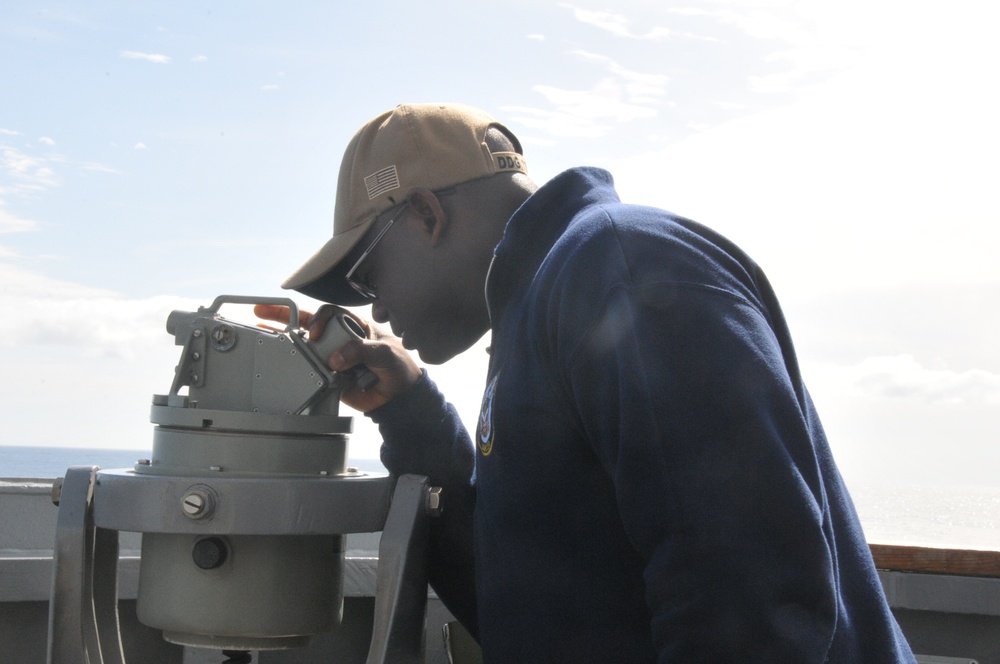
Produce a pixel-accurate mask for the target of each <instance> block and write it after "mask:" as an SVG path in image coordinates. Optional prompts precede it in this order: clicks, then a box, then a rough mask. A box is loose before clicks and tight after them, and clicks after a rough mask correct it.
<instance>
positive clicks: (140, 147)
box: [132, 143, 149, 150]
mask: <svg viewBox="0 0 1000 664" xmlns="http://www.w3.org/2000/svg"><path fill="white" fill-rule="evenodd" d="M132 149H133V150H148V149H149V146H147V145H146V144H145V143H136V144H135V145H133V146H132Z"/></svg>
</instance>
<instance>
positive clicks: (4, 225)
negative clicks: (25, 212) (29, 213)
mask: <svg viewBox="0 0 1000 664" xmlns="http://www.w3.org/2000/svg"><path fill="white" fill-rule="evenodd" d="M37 227H38V224H37V223H35V222H34V221H31V220H30V219H22V218H21V217H18V216H15V215H13V214H11V213H10V212H8V211H7V210H5V209H4V202H3V201H0V233H20V232H24V231H33V230H35V229H36V228H37Z"/></svg>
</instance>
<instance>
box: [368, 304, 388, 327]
mask: <svg viewBox="0 0 1000 664" xmlns="http://www.w3.org/2000/svg"><path fill="white" fill-rule="evenodd" d="M372 320H373V321H375V322H376V323H388V322H389V310H388V309H386V308H385V305H384V304H382V300H374V301H373V302H372Z"/></svg>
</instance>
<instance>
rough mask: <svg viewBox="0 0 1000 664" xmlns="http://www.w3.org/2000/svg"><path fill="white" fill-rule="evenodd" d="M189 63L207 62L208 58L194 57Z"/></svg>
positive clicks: (202, 56)
mask: <svg viewBox="0 0 1000 664" xmlns="http://www.w3.org/2000/svg"><path fill="white" fill-rule="evenodd" d="M191 62H208V56H207V55H196V56H194V57H193V58H191Z"/></svg>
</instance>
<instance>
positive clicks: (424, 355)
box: [417, 348, 458, 364]
mask: <svg viewBox="0 0 1000 664" xmlns="http://www.w3.org/2000/svg"><path fill="white" fill-rule="evenodd" d="M417 355H419V356H420V360H421V361H422V362H426V363H427V364H444V363H445V362H447V361H448V360H450V359H451V358H453V357H455V356H456V355H458V353H456V352H448V351H445V350H443V349H440V348H418V349H417Z"/></svg>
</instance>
